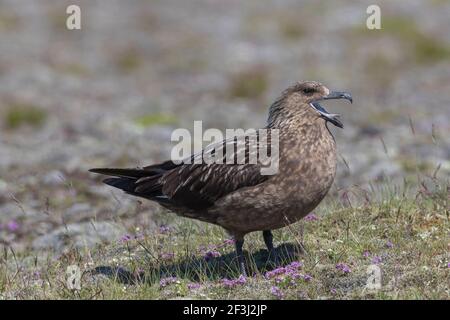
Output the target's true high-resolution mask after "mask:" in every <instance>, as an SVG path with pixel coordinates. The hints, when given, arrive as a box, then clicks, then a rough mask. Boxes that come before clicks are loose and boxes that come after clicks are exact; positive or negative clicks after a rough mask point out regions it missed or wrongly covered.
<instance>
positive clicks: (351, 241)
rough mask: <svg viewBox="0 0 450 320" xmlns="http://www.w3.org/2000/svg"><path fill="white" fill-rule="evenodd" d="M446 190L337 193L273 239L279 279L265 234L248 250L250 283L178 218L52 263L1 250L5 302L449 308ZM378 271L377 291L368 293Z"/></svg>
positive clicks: (209, 237) (202, 231)
mask: <svg viewBox="0 0 450 320" xmlns="http://www.w3.org/2000/svg"><path fill="white" fill-rule="evenodd" d="M449 190H450V189H449V184H448V181H447V182H437V181H436V180H434V179H432V178H429V179H427V180H424V181H422V182H421V183H420V186H418V187H417V188H412V187H403V188H398V187H395V188H394V187H393V186H391V185H386V186H385V187H383V188H380V189H378V190H377V191H374V190H373V191H368V190H362V189H361V188H352V189H350V190H345V191H340V192H339V195H338V196H337V197H336V196H334V197H329V198H328V199H327V201H326V203H325V204H323V205H322V206H321V207H320V209H318V210H316V212H315V215H313V216H310V217H309V219H305V220H302V221H300V222H298V223H296V224H294V225H291V226H289V227H286V228H284V229H280V230H277V231H276V232H275V239H276V243H277V245H278V248H277V252H278V254H279V255H280V258H281V259H280V260H281V263H280V264H281V265H284V266H286V265H291V266H290V267H288V268H287V269H280V268H278V269H277V270H276V271H275V272H278V273H279V274H278V275H277V276H273V274H272V273H268V272H269V271H271V270H273V269H274V268H275V266H274V265H273V259H271V258H270V257H268V253H267V251H266V250H265V248H264V244H263V241H262V236H261V235H260V234H259V233H254V234H250V235H249V236H247V238H246V244H245V250H246V257H247V264H248V266H249V269H250V270H249V271H250V274H252V275H253V276H251V277H248V278H247V279H242V278H240V279H239V272H238V268H237V265H236V261H235V256H234V249H233V244H232V243H230V241H228V240H227V239H228V236H227V235H226V234H225V233H224V231H223V230H222V229H221V228H219V227H216V226H212V225H209V224H204V223H200V222H195V221H192V220H188V219H184V218H178V217H174V216H173V215H169V216H167V215H162V216H161V217H159V218H158V217H157V218H158V219H159V220H160V223H162V222H163V223H165V224H167V223H168V225H169V226H168V227H166V226H163V227H161V228H159V229H158V230H153V231H148V233H145V234H142V233H141V232H142V230H134V231H133V232H130V233H129V234H128V235H124V238H123V239H117V241H116V242H115V243H110V244H101V245H98V246H97V247H96V248H94V249H89V248H82V249H75V248H74V249H72V250H68V251H66V252H65V254H63V255H62V256H60V257H58V258H56V259H55V258H51V257H50V256H49V257H48V258H42V257H43V255H42V253H41V252H33V251H27V250H25V251H21V252H15V251H14V250H13V249H11V248H9V247H6V246H4V247H3V250H2V254H1V255H0V298H4V299H10V298H14V299H36V298H43V299H50V298H51V299H72V298H77V299H78V298H80V299H180V298H194V299H230V298H231V299H242V298H248V299H323V298H326V299H353V298H354V299H448V297H449V294H450V288H449V283H450V266H449V263H450V255H449V250H448V249H449V245H450V242H449V240H450V237H449V235H450V216H449V205H448V200H449ZM350 194H352V197H350V196H349V195H350ZM332 198H333V199H338V200H335V201H332V200H331V199H332ZM350 198H351V199H352V201H349V199H350ZM355 199H356V201H355ZM162 217H163V218H162ZM168 217H170V219H173V221H169V220H167V219H168ZM302 248H304V250H305V251H304V250H303V249H302ZM292 262H299V263H300V264H294V265H292ZM374 264H375V265H377V266H378V267H379V268H380V270H381V277H382V278H381V284H382V286H381V289H379V290H369V289H367V288H366V283H367V279H368V274H367V268H368V267H369V266H370V265H374ZM70 265H76V266H78V267H79V268H80V270H81V273H82V277H81V289H80V290H71V289H70V288H69V287H68V284H67V281H66V270H67V267H68V266H70ZM277 267H279V266H277ZM224 279H233V280H224ZM236 279H239V280H236Z"/></svg>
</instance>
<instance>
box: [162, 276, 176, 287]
mask: <svg viewBox="0 0 450 320" xmlns="http://www.w3.org/2000/svg"><path fill="white" fill-rule="evenodd" d="M175 282H177V278H176V277H167V278H162V279H161V280H160V281H159V286H160V287H161V288H164V287H167V286H168V285H169V284H172V283H175Z"/></svg>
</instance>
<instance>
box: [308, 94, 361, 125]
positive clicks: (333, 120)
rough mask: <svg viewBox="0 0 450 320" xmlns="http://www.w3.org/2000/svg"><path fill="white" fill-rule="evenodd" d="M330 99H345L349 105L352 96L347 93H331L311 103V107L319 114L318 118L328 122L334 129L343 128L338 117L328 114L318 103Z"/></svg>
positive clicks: (337, 115)
mask: <svg viewBox="0 0 450 320" xmlns="http://www.w3.org/2000/svg"><path fill="white" fill-rule="evenodd" d="M331 99H347V100H348V101H350V103H353V98H352V95H351V94H350V93H348V92H341V91H331V92H330V94H328V95H327V96H325V97H323V98H321V99H318V100H314V101H313V102H311V106H312V107H313V108H314V109H315V110H316V111H317V112H319V113H320V116H321V117H322V118H324V119H325V120H326V121H330V122H331V123H332V124H334V125H335V126H336V127H339V128H343V127H344V125H343V124H342V122H341V121H340V120H339V117H340V115H339V114H335V113H329V112H328V111H327V110H326V109H325V108H324V107H322V105H321V104H320V103H319V101H320V100H331Z"/></svg>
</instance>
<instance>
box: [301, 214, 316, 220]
mask: <svg viewBox="0 0 450 320" xmlns="http://www.w3.org/2000/svg"><path fill="white" fill-rule="evenodd" d="M304 219H305V220H306V221H317V220H319V218H318V217H317V216H316V215H315V214H314V213H310V214H308V215H307V216H306V217H305V218H304Z"/></svg>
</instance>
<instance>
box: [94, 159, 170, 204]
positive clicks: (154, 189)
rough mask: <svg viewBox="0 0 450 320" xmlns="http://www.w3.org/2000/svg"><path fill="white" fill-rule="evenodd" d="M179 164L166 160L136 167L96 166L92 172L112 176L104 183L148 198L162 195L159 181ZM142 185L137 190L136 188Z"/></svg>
mask: <svg viewBox="0 0 450 320" xmlns="http://www.w3.org/2000/svg"><path fill="white" fill-rule="evenodd" d="M176 166H177V165H176V164H174V163H173V162H172V161H166V162H164V163H161V164H156V165H152V166H148V167H144V168H136V169H119V168H94V169H90V170H89V171H90V172H94V173H99V174H103V175H107V176H112V178H106V179H105V180H103V183H105V184H107V185H110V186H112V187H115V188H118V189H121V190H123V191H125V192H127V193H129V194H132V195H135V196H139V197H144V198H147V199H152V200H153V199H154V198H155V197H160V196H162V185H161V184H160V183H159V178H160V177H161V176H162V175H163V174H164V173H166V172H167V171H169V170H172V169H173V168H175V167H176ZM138 187H141V189H145V192H144V190H139V191H137V190H136V189H137V188H138Z"/></svg>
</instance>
